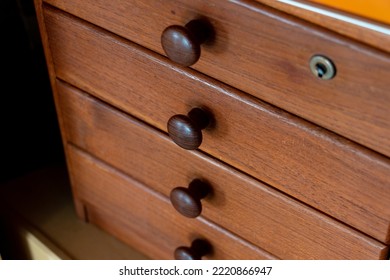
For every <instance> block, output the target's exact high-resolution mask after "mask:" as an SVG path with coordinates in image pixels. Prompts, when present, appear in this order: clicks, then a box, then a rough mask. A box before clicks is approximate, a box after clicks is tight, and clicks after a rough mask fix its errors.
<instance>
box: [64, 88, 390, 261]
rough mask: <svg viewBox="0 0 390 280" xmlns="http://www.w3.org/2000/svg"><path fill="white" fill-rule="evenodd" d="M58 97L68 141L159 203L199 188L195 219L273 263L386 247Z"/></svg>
mask: <svg viewBox="0 0 390 280" xmlns="http://www.w3.org/2000/svg"><path fill="white" fill-rule="evenodd" d="M58 92H59V96H60V100H61V106H62V112H63V116H64V122H65V127H66V131H67V140H68V141H70V142H71V143H74V144H75V145H77V146H79V147H80V148H82V149H84V150H86V151H88V152H89V153H92V154H93V155H95V156H97V157H98V158H101V159H103V160H104V161H106V162H107V163H109V164H110V165H112V166H114V167H116V168H117V169H120V170H123V171H124V172H125V173H126V174H129V175H130V176H131V177H132V178H135V179H136V180H137V181H140V182H142V183H143V184H145V185H148V186H150V187H151V188H154V189H155V190H157V191H158V192H160V193H162V194H164V195H165V196H169V194H170V192H171V190H172V189H173V188H174V187H177V186H188V185H189V183H190V182H191V181H192V180H194V179H200V180H202V181H204V182H207V183H208V184H209V186H210V187H211V191H210V194H209V195H208V196H207V197H206V198H205V199H203V200H202V204H203V210H202V215H201V216H202V217H205V218H207V219H209V220H211V221H214V222H216V223H218V224H219V225H221V226H223V227H224V228H226V229H228V230H230V231H232V232H234V233H236V234H238V235H239V236H241V237H243V238H245V239H246V240H248V241H250V242H252V243H254V244H256V245H258V246H260V247H261V248H263V249H265V250H267V251H268V252H271V253H272V254H274V255H276V256H278V257H279V258H283V259H310V258H314V259H378V258H384V257H385V256H386V253H387V250H388V248H387V246H385V245H383V244H381V243H379V242H377V241H375V240H373V239H371V238H369V237H367V236H365V235H363V234H361V233H358V232H356V231H355V230H353V229H351V228H350V227H348V226H345V225H343V224H341V223H339V222H336V221H335V220H333V219H331V218H329V217H328V216H325V215H322V214H320V213H318V212H317V211H315V210H314V209H312V208H310V207H307V206H305V205H303V204H301V203H299V202H297V201H295V200H294V199H291V198H289V197H286V196H284V195H282V194H280V193H279V192H277V191H275V190H274V189H272V188H271V187H268V186H266V185H263V184H261V183H259V182H257V181H255V180H253V179H251V178H250V177H247V176H245V175H243V174H241V173H239V172H238V171H236V170H234V169H232V168H230V167H227V166H226V165H224V164H222V163H219V162H218V161H215V160H212V159H210V158H208V157H206V156H204V155H203V154H202V153H199V152H188V151H184V150H182V149H178V148H177V147H176V145H175V144H173V143H172V142H171V141H170V140H169V139H168V138H167V137H166V136H165V135H164V134H161V133H157V132H156V131H155V130H153V129H152V128H149V127H147V126H145V125H143V124H142V123H140V122H139V121H135V120H134V119H132V118H130V117H128V116H126V115H124V114H122V113H118V112H117V111H115V110H113V109H112V108H110V107H108V106H106V105H103V104H102V103H100V102H98V101H96V100H95V99H92V98H91V97H89V96H87V95H86V94H83V93H81V92H80V91H78V90H76V89H74V88H71V87H69V86H66V85H64V84H62V83H59V84H58ZM109 127H115V129H114V130H110V129H108V128H109ZM77 172H81V171H77ZM172 208H173V207H172ZM177 215H180V214H179V213H177ZM187 221H189V222H190V221H191V219H187Z"/></svg>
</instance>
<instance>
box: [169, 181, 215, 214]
mask: <svg viewBox="0 0 390 280" xmlns="http://www.w3.org/2000/svg"><path fill="white" fill-rule="evenodd" d="M209 192H210V188H209V186H208V185H207V184H205V183H204V182H202V181H200V180H198V179H196V180H193V181H192V182H191V183H190V184H189V186H188V188H183V187H177V188H174V189H173V190H172V191H171V194H170V199H171V203H172V205H173V207H174V208H175V209H176V210H177V211H178V212H179V213H180V214H182V215H183V216H185V217H188V218H196V217H198V216H199V215H200V213H201V212H202V203H201V199H202V198H204V197H206V196H207V194H208V193H209Z"/></svg>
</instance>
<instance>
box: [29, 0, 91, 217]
mask: <svg viewBox="0 0 390 280" xmlns="http://www.w3.org/2000/svg"><path fill="white" fill-rule="evenodd" d="M34 6H35V11H36V15H37V21H38V27H39V32H40V35H41V40H42V45H43V51H44V54H45V59H46V64H47V68H48V74H49V80H50V85H51V89H52V91H53V97H54V104H55V108H56V113H57V118H58V124H59V127H60V131H61V140H62V144H63V146H64V153H65V160H66V163H67V165H68V166H69V165H70V163H69V162H68V151H67V148H66V145H65V143H66V140H65V139H66V138H67V137H66V130H65V129H64V124H63V120H62V114H61V106H59V104H58V99H57V96H58V95H57V94H55V92H56V86H55V81H56V73H55V69H54V63H53V56H52V53H51V50H50V46H49V39H48V36H47V32H46V26H45V20H44V15H43V7H42V0H34ZM70 179H71V178H70ZM71 186H73V184H72V182H71ZM72 191H73V189H72ZM73 199H74V206H75V210H76V213H77V215H78V217H79V218H81V219H83V220H86V213H85V207H84V204H83V203H82V202H81V201H79V200H78V198H77V197H76V196H74V197H73Z"/></svg>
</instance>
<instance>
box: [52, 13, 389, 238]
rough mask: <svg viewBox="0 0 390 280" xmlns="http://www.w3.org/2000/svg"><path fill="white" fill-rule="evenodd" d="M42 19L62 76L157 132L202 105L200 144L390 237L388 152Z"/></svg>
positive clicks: (86, 30)
mask: <svg viewBox="0 0 390 280" xmlns="http://www.w3.org/2000/svg"><path fill="white" fill-rule="evenodd" d="M46 20H47V30H48V33H49V36H50V38H51V45H50V46H51V49H52V53H53V58H54V63H55V66H56V73H57V75H58V77H60V78H61V79H63V80H65V81H67V82H69V83H72V84H74V85H76V86H78V87H80V88H81V89H83V90H85V91H88V92H90V93H92V94H94V95H96V96H98V97H99V98H101V99H103V100H105V101H107V102H108V103H110V104H112V105H114V106H117V107H118V108H120V109H122V110H124V111H127V112H130V113H131V114H133V115H134V116H136V117H137V118H140V119H142V120H144V121H146V122H148V123H149V124H151V125H153V126H155V127H157V128H158V129H160V130H163V131H166V123H167V120H169V118H170V117H171V116H172V115H174V114H178V113H182V114H186V113H187V112H188V111H190V109H192V108H194V107H202V108H205V109H207V111H208V112H210V113H211V114H212V119H213V120H214V121H213V122H212V123H211V124H210V125H209V127H208V128H206V129H205V130H204V132H203V143H202V145H201V149H202V150H203V151H205V152H207V153H208V154H210V155H212V156H214V157H216V158H217V159H219V160H222V161H225V162H227V163H228V164H231V165H233V166H236V167H237V168H239V169H241V170H243V171H245V172H246V173H248V174H250V175H252V176H254V177H256V178H259V179H260V180H262V181H264V182H266V183H269V184H270V185H272V186H274V187H276V188H277V189H279V190H281V191H283V192H285V193H287V194H289V195H291V196H293V197H296V198H297V199H299V200H302V201H303V202H305V203H307V204H309V205H311V206H313V207H315V208H318V209H319V210H321V211H323V212H325V213H327V214H329V215H331V216H333V217H335V218H336V219H339V220H341V221H343V222H345V223H347V224H350V225H352V226H353V227H356V228H357V229H359V230H361V231H363V232H365V233H367V234H369V235H371V236H373V237H375V238H377V239H378V240H381V241H383V242H387V243H388V242H389V221H390V208H389V207H388V205H389V202H390V188H389V186H390V178H389V175H388V174H390V161H389V159H388V158H385V157H383V156H380V155H378V154H376V153H375V152H373V151H371V150H368V149H365V148H363V147H361V146H359V145H356V144H355V143H352V142H350V141H348V140H346V139H344V138H342V137H340V136H338V135H335V134H333V133H330V132H329V131H326V130H324V129H322V128H320V127H317V126H314V125H313V124H311V123H308V122H306V121H304V120H302V119H300V118H297V117H295V116H293V115H290V114H288V113H286V112H284V111H282V110H279V109H277V108H274V107H272V106H269V105H268V104H266V103H263V102H260V101H258V100H257V99H254V98H250V97H249V96H247V95H245V94H242V93H241V92H239V91H236V90H234V89H232V88H230V87H227V86H225V85H223V84H221V83H218V82H216V81H214V80H212V79H210V78H208V77H205V76H202V75H200V74H198V73H196V72H194V71H191V70H186V71H184V70H183V69H182V68H178V67H175V66H174V65H173V64H171V63H169V62H167V61H161V60H160V57H159V56H156V55H154V54H152V53H150V52H147V51H146V50H145V49H142V48H139V47H138V46H136V45H133V44H130V43H128V42H127V41H124V40H122V39H121V38H118V37H113V36H111V35H110V34H107V33H105V32H103V31H101V30H99V29H96V28H94V27H91V26H89V25H87V24H85V23H82V22H80V21H77V20H75V19H74V18H72V17H69V16H67V15H64V14H60V13H56V12H54V11H52V10H47V13H46ZM74 41H77V44H74V43H73V42H74ZM178 85H180V86H178ZM368 133H369V132H368Z"/></svg>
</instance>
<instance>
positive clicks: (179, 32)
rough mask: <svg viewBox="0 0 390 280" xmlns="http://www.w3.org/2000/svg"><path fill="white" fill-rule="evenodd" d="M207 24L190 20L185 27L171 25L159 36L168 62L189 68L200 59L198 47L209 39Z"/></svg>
mask: <svg viewBox="0 0 390 280" xmlns="http://www.w3.org/2000/svg"><path fill="white" fill-rule="evenodd" d="M209 33H210V28H209V24H208V23H207V22H205V21H202V20H192V21H190V22H189V23H187V24H186V25H185V26H180V25H172V26H169V27H167V28H166V29H165V30H164V31H163V33H162V35H161V45H162V48H163V49H164V52H165V53H166V55H167V56H168V57H169V59H170V60H172V61H174V62H176V63H178V64H180V65H182V66H191V65H193V64H195V63H196V62H197V61H198V59H199V57H200V52H201V50H200V45H201V44H202V43H203V42H204V41H205V40H206V39H207V37H209Z"/></svg>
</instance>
